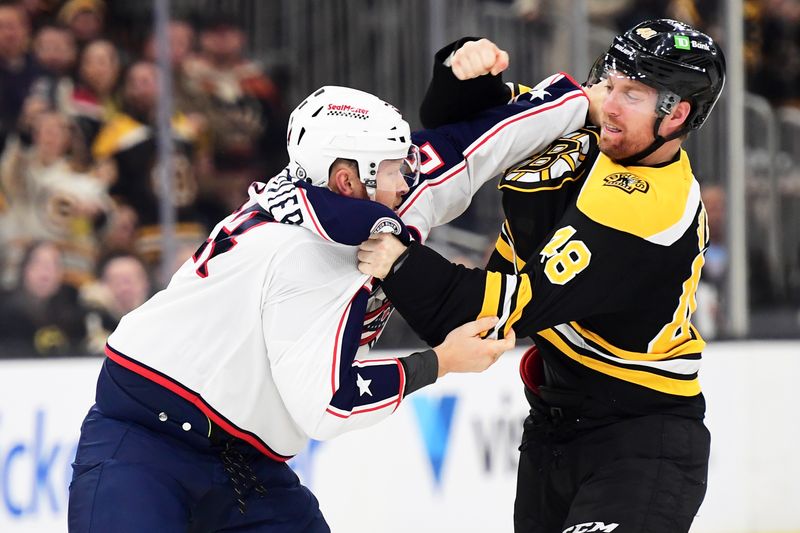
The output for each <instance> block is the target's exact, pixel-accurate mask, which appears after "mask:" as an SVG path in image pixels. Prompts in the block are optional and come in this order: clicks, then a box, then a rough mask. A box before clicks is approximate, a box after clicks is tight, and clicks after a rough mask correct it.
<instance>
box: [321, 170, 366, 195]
mask: <svg viewBox="0 0 800 533" xmlns="http://www.w3.org/2000/svg"><path fill="white" fill-rule="evenodd" d="M358 185H359V179H358V176H357V175H356V173H355V172H354V169H353V168H351V167H350V165H345V164H334V166H333V169H331V176H330V179H329V180H328V188H330V189H331V190H332V191H333V192H336V193H339V194H341V195H343V196H349V197H355V196H358V192H359V187H358Z"/></svg>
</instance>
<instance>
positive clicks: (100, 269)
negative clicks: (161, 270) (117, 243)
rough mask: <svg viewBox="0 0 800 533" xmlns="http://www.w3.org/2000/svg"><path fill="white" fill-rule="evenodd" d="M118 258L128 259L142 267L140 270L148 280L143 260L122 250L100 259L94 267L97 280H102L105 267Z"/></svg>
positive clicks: (148, 274)
mask: <svg viewBox="0 0 800 533" xmlns="http://www.w3.org/2000/svg"><path fill="white" fill-rule="evenodd" d="M120 258H130V259H133V260H134V261H136V262H138V263H139V264H140V265H141V266H142V269H143V270H144V271H145V273H146V274H147V277H148V279H149V278H150V272H148V270H147V264H146V263H145V262H144V260H143V259H142V258H141V257H139V256H138V255H137V254H135V253H133V252H126V251H122V250H118V251H114V252H109V253H107V254H106V255H104V256H103V257H101V258H100V260H99V261H98V262H97V266H96V267H95V277H96V278H97V279H102V277H103V273H104V272H105V269H106V267H108V264H109V263H111V261H114V260H115V259H120Z"/></svg>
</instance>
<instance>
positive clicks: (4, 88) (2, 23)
mask: <svg viewBox="0 0 800 533" xmlns="http://www.w3.org/2000/svg"><path fill="white" fill-rule="evenodd" d="M29 38H30V30H29V27H28V19H27V16H26V15H25V11H24V10H23V9H22V7H20V5H18V4H16V3H0V152H2V150H3V148H4V146H5V141H6V138H7V137H8V135H10V134H11V133H14V132H15V131H16V130H17V125H18V121H19V118H20V114H21V112H22V110H23V103H24V102H25V101H26V99H28V93H29V92H30V89H31V86H32V85H33V83H34V82H35V81H36V80H37V79H38V78H39V77H40V76H41V75H42V74H43V73H44V71H43V70H42V68H41V67H40V66H39V64H38V63H37V62H36V60H35V59H34V57H33V56H32V55H31V54H30V53H29V52H28V39H29ZM33 104H35V105H38V104H39V102H36V101H34V102H33ZM39 107H40V109H41V108H43V107H42V106H41V105H40V106H39Z"/></svg>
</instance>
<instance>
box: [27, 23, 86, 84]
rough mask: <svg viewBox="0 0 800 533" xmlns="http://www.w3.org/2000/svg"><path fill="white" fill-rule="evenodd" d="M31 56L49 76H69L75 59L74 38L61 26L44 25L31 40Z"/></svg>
mask: <svg viewBox="0 0 800 533" xmlns="http://www.w3.org/2000/svg"><path fill="white" fill-rule="evenodd" d="M33 54H34V57H35V58H36V61H38V63H39V65H41V66H42V68H44V70H45V71H46V72H47V73H48V74H49V75H51V76H53V77H55V78H61V77H63V76H69V75H71V74H72V69H73V68H74V67H75V60H76V59H77V48H76V45H75V37H74V36H73V35H72V33H71V32H70V31H69V30H68V29H67V28H64V27H63V26H56V25H53V24H47V25H44V26H42V27H41V28H39V30H37V32H36V36H35V37H34V38H33Z"/></svg>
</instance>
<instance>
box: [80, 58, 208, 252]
mask: <svg viewBox="0 0 800 533" xmlns="http://www.w3.org/2000/svg"><path fill="white" fill-rule="evenodd" d="M158 76H159V73H158V69H157V68H156V66H155V65H154V64H153V63H151V62H149V61H139V62H137V63H134V64H133V65H132V66H131V67H130V69H129V70H128V72H127V75H126V76H125V82H124V85H123V95H122V111H121V112H120V113H118V114H116V115H115V116H114V117H113V118H112V119H111V120H110V121H109V122H108V123H106V125H105V126H104V127H103V129H102V130H101V131H100V133H99V134H98V135H97V138H96V139H95V142H94V144H93V147H92V153H93V155H94V158H95V160H96V161H98V162H100V163H102V164H107V165H110V166H112V167H113V168H114V169H115V170H114V172H113V174H116V181H115V182H114V183H113V184H112V185H111V189H110V192H111V194H112V196H114V197H115V198H117V200H118V201H121V202H123V203H125V204H127V205H130V206H131V207H133V209H134V210H135V211H136V214H137V216H138V218H139V223H140V228H139V233H138V235H137V239H136V250H137V252H138V253H139V254H140V255H142V257H143V258H144V259H145V261H146V262H147V264H148V266H149V267H153V266H155V265H156V264H157V263H158V262H159V261H160V254H161V246H162V244H163V243H162V239H161V227H160V226H159V220H160V214H159V205H160V204H159V190H158V189H159V186H160V185H159V176H160V174H159V164H158V163H159V162H158V150H157V148H158V147H157V143H156V140H157V139H156V134H157V131H158V130H157V127H156V110H157V100H158V97H159V93H158ZM171 133H172V139H171V140H172V145H173V165H174V166H173V169H172V170H173V187H174V196H173V198H174V205H175V207H176V208H177V215H178V222H179V224H178V226H177V238H178V242H179V243H180V242H193V243H194V242H200V241H202V240H204V238H205V235H206V233H207V231H206V229H205V225H204V223H203V222H204V221H203V219H202V217H201V214H200V213H199V212H198V210H197V209H196V205H195V203H196V199H197V190H198V185H197V179H196V176H195V172H194V166H195V160H194V158H195V140H196V137H197V133H196V131H195V129H194V125H193V124H192V123H191V122H190V121H189V120H187V118H186V116H185V115H183V114H182V113H176V114H175V115H173V117H172V131H171Z"/></svg>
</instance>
